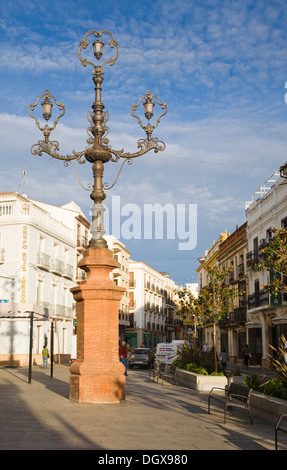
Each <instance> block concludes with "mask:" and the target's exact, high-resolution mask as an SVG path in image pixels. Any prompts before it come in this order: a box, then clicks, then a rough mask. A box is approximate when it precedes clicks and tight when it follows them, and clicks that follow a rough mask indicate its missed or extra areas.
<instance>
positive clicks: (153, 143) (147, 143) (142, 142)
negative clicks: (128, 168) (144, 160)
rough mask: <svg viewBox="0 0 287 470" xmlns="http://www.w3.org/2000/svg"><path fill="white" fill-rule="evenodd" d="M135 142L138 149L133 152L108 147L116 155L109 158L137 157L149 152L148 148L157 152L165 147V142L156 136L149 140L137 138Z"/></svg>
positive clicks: (115, 159)
mask: <svg viewBox="0 0 287 470" xmlns="http://www.w3.org/2000/svg"><path fill="white" fill-rule="evenodd" d="M137 144H138V149H140V150H139V151H138V152H135V153H129V152H127V153H124V149H122V150H113V149H110V152H111V153H112V154H113V155H115V157H116V158H111V161H112V162H117V161H118V160H119V159H120V158H127V159H132V158H137V157H140V156H141V155H144V154H145V153H147V152H149V151H150V150H154V152H155V153H157V152H162V151H163V150H165V148H166V145H165V143H164V142H162V141H161V140H158V139H157V138H156V137H154V138H152V139H151V140H148V139H139V140H138V142H137Z"/></svg>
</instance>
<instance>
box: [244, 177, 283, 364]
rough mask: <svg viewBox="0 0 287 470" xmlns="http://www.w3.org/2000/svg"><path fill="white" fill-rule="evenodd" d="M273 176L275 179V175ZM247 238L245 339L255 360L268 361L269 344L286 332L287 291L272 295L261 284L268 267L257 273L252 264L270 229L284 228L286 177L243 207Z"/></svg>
mask: <svg viewBox="0 0 287 470" xmlns="http://www.w3.org/2000/svg"><path fill="white" fill-rule="evenodd" d="M275 179H276V178H275ZM246 217H247V239H248V254H247V266H248V278H249V296H248V310H247V322H246V327H247V341H248V344H249V346H250V348H251V351H252V356H254V359H255V362H256V363H258V364H262V365H263V366H264V365H265V364H266V363H267V360H268V354H270V353H271V351H270V348H269V345H273V346H274V347H276V346H277V345H278V338H279V336H281V335H282V334H284V335H287V297H286V294H279V295H277V296H271V295H270V294H268V293H267V292H265V290H264V288H263V287H262V286H263V285H264V284H268V283H269V276H270V273H269V271H267V270H264V271H261V272H257V271H255V270H253V269H252V264H253V263H254V262H255V263H256V261H258V260H260V256H261V251H260V250H261V249H262V248H264V246H266V243H268V240H269V238H271V237H272V233H271V232H270V229H272V228H273V227H274V228H277V229H280V228H282V227H283V228H286V227H287V180H286V179H285V178H281V177H280V178H277V180H276V182H275V184H273V185H272V187H271V188H270V189H269V190H268V191H267V190H265V192H264V193H262V195H261V197H260V198H259V199H257V200H255V201H253V202H251V203H248V206H247V208H246Z"/></svg>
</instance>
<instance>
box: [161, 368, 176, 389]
mask: <svg viewBox="0 0 287 470" xmlns="http://www.w3.org/2000/svg"><path fill="white" fill-rule="evenodd" d="M161 379H162V385H163V381H164V380H168V381H170V383H172V381H174V382H175V383H176V386H177V387H178V383H177V377H176V366H174V365H173V364H170V365H169V364H166V366H165V368H164V370H163V372H162V374H161Z"/></svg>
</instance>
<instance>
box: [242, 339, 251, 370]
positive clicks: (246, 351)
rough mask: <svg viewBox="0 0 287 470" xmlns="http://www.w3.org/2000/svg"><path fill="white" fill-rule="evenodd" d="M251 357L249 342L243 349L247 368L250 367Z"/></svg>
mask: <svg viewBox="0 0 287 470" xmlns="http://www.w3.org/2000/svg"><path fill="white" fill-rule="evenodd" d="M250 357H251V354H250V349H249V346H248V344H246V345H245V348H244V349H243V360H244V364H245V367H246V369H248V363H249V359H250Z"/></svg>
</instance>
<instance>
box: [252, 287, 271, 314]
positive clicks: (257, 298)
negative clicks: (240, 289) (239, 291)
mask: <svg viewBox="0 0 287 470" xmlns="http://www.w3.org/2000/svg"><path fill="white" fill-rule="evenodd" d="M266 306H267V307H268V306H269V293H268V292H266V291H265V290H264V289H262V290H260V291H256V292H254V293H253V294H251V295H249V296H248V310H251V309H252V308H257V307H266Z"/></svg>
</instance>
